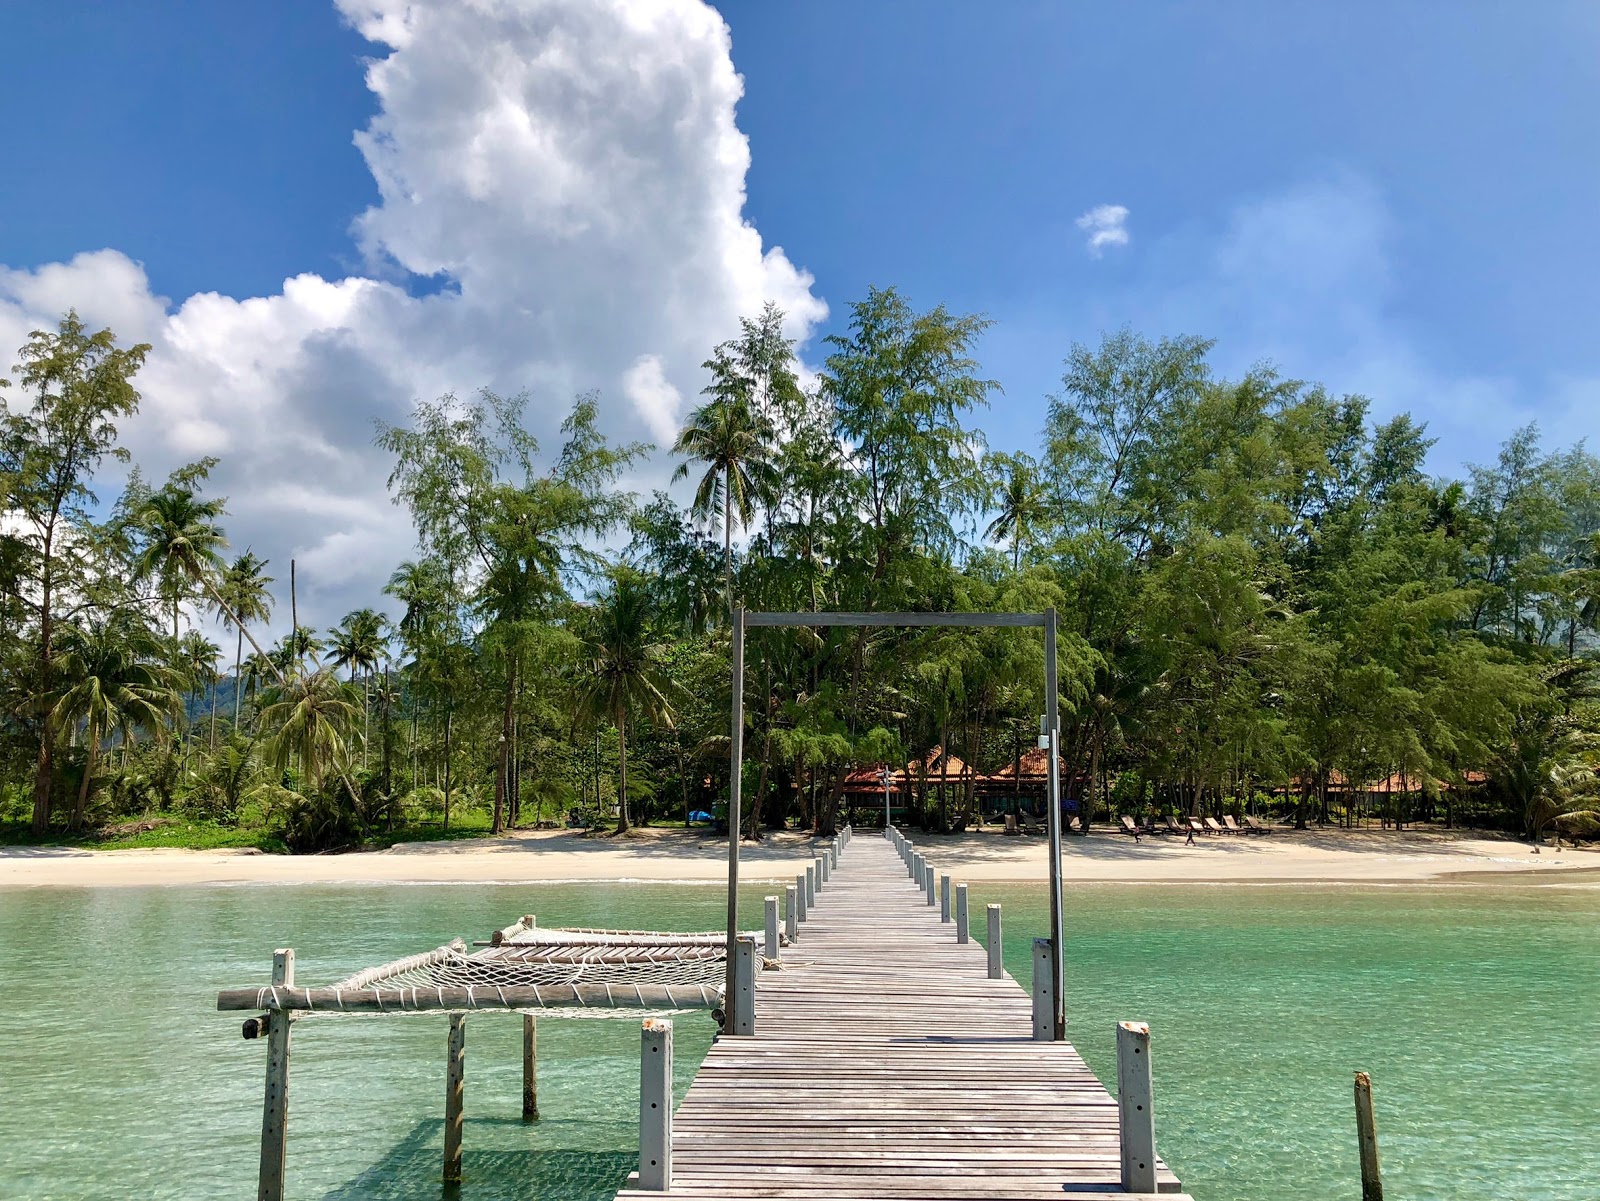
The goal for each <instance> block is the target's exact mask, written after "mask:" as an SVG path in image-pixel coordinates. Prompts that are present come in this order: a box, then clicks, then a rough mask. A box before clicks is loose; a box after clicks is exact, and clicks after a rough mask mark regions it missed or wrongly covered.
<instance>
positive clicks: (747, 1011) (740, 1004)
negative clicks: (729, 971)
mask: <svg viewBox="0 0 1600 1201" xmlns="http://www.w3.org/2000/svg"><path fill="white" fill-rule="evenodd" d="M733 984H734V991H733V997H732V1000H731V1002H730V1003H728V1004H726V1005H725V1006H724V1009H725V1011H726V1012H727V1014H728V1016H729V1019H730V1020H731V1023H732V1025H731V1029H730V1030H729V1033H731V1034H735V1035H738V1036H740V1037H744V1038H748V1037H750V1036H752V1035H754V1034H755V1032H756V941H755V939H753V938H748V937H746V936H744V935H740V936H739V939H738V940H737V941H736V942H735V943H734V955H733Z"/></svg>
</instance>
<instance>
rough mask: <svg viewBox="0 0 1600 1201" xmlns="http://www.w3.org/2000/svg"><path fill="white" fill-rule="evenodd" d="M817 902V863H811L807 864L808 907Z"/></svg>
mask: <svg viewBox="0 0 1600 1201" xmlns="http://www.w3.org/2000/svg"><path fill="white" fill-rule="evenodd" d="M816 903H817V865H816V864H815V863H810V864H807V865H806V908H807V909H810V908H811V906H813V905H815V904H816Z"/></svg>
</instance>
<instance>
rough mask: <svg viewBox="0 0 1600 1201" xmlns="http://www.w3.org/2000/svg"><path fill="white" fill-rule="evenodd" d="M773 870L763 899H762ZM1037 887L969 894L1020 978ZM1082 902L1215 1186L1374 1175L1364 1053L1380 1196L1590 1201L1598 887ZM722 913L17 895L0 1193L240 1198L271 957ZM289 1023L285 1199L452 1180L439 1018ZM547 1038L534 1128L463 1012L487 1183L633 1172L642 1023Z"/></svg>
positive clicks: (433, 898)
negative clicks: (445, 1152) (1355, 1090)
mask: <svg viewBox="0 0 1600 1201" xmlns="http://www.w3.org/2000/svg"><path fill="white" fill-rule="evenodd" d="M766 891H769V889H767V888H764V887H762V886H761V885H759V884H755V885H752V886H751V887H750V888H749V889H748V890H747V893H746V894H745V895H746V897H747V904H748V905H749V906H750V908H749V910H748V912H750V913H752V914H754V913H759V904H760V901H759V898H760V897H761V895H762V894H763V893H764V892H766ZM1042 892H1043V890H1042V888H1037V887H1024V886H1017V885H974V886H973V888H972V894H973V895H972V901H973V911H974V912H975V913H982V912H983V909H982V905H983V904H984V903H985V902H987V901H996V900H997V901H1000V902H1002V903H1003V904H1004V906H1005V916H1006V927H1005V928H1006V948H1005V951H1006V961H1007V966H1008V967H1009V968H1010V969H1011V971H1012V972H1013V973H1014V974H1017V975H1018V976H1019V978H1023V979H1026V973H1027V971H1028V950H1029V940H1030V939H1031V938H1032V937H1033V936H1034V935H1035V934H1037V933H1041V932H1042V927H1043V925H1044V920H1045V917H1044V914H1045V909H1044V904H1043V896H1042ZM1067 900H1068V918H1067V921H1068V930H1069V948H1068V953H1069V977H1070V984H1069V993H1068V1006H1069V1014H1070V1019H1069V1020H1070V1025H1071V1030H1070V1033H1071V1036H1072V1037H1073V1039H1074V1041H1076V1042H1077V1044H1078V1045H1079V1047H1080V1048H1081V1049H1082V1051H1083V1052H1084V1054H1085V1056H1086V1057H1087V1058H1088V1060H1089V1062H1090V1064H1091V1065H1092V1066H1093V1067H1094V1068H1095V1069H1096V1070H1097V1071H1098V1072H1099V1073H1100V1075H1101V1077H1102V1079H1108V1078H1110V1074H1111V1073H1112V1071H1113V1058H1112V1048H1113V1035H1112V1031H1113V1029H1114V1023H1115V1021H1117V1020H1118V1019H1122V1018H1137V1019H1143V1020H1146V1021H1149V1022H1150V1023H1151V1026H1152V1029H1153V1033H1154V1039H1155V1041H1154V1045H1153V1052H1154V1053H1153V1056H1152V1059H1153V1065H1154V1068H1155V1074H1156V1088H1157V1092H1156V1109H1157V1138H1158V1143H1159V1144H1160V1150H1161V1152H1162V1153H1163V1155H1164V1156H1165V1157H1166V1158H1167V1159H1168V1160H1169V1161H1170V1162H1171V1163H1172V1164H1173V1166H1174V1168H1175V1169H1176V1170H1177V1172H1178V1173H1179V1175H1180V1176H1181V1177H1182V1179H1183V1181H1184V1183H1185V1186H1186V1187H1187V1188H1188V1189H1189V1190H1190V1191H1191V1192H1192V1193H1194V1195H1195V1196H1196V1197H1198V1198H1200V1199H1201V1201H1234V1199H1238V1201H1268V1199H1269V1198H1270V1199H1271V1201H1326V1199H1329V1198H1337V1197H1349V1196H1354V1195H1358V1192H1359V1186H1358V1185H1357V1184H1356V1183H1355V1180H1356V1162H1355V1161H1356V1150H1355V1134H1354V1119H1353V1111H1352V1105H1351V1074H1352V1072H1353V1071H1355V1070H1356V1069H1362V1070H1366V1071H1369V1072H1371V1073H1372V1077H1373V1082H1374V1092H1375V1095H1376V1098H1377V1106H1378V1133H1379V1141H1380V1146H1381V1150H1382V1155H1383V1161H1384V1170H1385V1180H1386V1184H1387V1186H1388V1195H1389V1196H1391V1197H1393V1198H1399V1199H1403V1201H1422V1199H1431V1198H1439V1199H1444V1198H1450V1199H1452V1201H1454V1199H1463V1201H1466V1199H1473V1198H1481V1199H1483V1201H1490V1199H1495V1201H1499V1199H1502V1198H1511V1197H1515V1198H1521V1199H1524V1201H1540V1199H1546V1198H1564V1199H1566V1198H1570V1199H1577V1201H1588V1199H1592V1198H1596V1197H1600V1149H1597V1147H1600V1144H1597V1143H1596V1131H1597V1129H1600V1117H1597V1115H1600V888H1594V887H1573V888H1567V887H1541V888H1533V887H1514V886H1467V885H1463V886H1439V885H1435V886H1426V887H1339V888H1302V887H1283V886H1274V887H1245V886H1226V885H1222V886H1196V887H1190V886H1131V885H1116V886H1112V885H1105V886H1092V887H1084V888H1078V889H1072V890H1069V892H1068V894H1067ZM721 906H722V893H721V891H720V890H719V889H717V888H714V887H707V886H690V885H651V884H620V885H532V886H498V885H497V886H480V885H450V886H437V887H426V886H359V887H340V888H325V887H281V886H252V887H233V888H189V887H175V888H170V889H51V890H37V891H17V892H0V1198H4V1199H6V1201H10V1199H13V1198H18V1199H20V1198H73V1199H98V1198H107V1199H109V1198H119V1199H120V1198H125V1197H132V1196H137V1197H144V1198H210V1197H217V1198H239V1197H245V1196H249V1195H251V1194H252V1192H253V1190H254V1187H255V1170H256V1159H257V1153H258V1136H259V1129H260V1104H261V1084H262V1064H263V1059H264V1049H265V1044H264V1043H262V1042H245V1041H243V1040H242V1039H241V1038H240V1037H239V1022H240V1018H241V1016H242V1015H236V1014H219V1013H217V1012H216V1010H215V993H216V991H217V990H218V989H219V988H223V987H229V986H239V985H251V984H254V983H257V982H264V981H265V979H266V972H267V970H268V967H269V965H270V958H271V952H272V948H273V947H275V946H293V947H294V948H295V949H296V952H297V956H298V965H297V975H298V978H299V979H300V980H301V981H302V982H309V983H321V982H326V981H328V980H331V979H334V978H337V977H339V976H342V975H344V974H347V973H348V972H349V971H351V970H354V969H355V968H357V967H359V966H363V965H366V964H370V963H374V962H377V961H379V960H381V959H384V958H387V957H391V956H394V955H398V954H403V953H407V952H410V951H413V950H418V949H424V948H427V947H431V946H436V945H438V944H439V943H441V942H444V941H446V940H448V939H449V938H450V937H452V936H454V935H456V934H461V935H464V936H466V937H468V938H472V937H483V936H485V935H487V933H488V932H489V931H490V930H491V929H492V928H494V927H495V926H497V925H502V924H505V923H507V922H510V921H512V920H514V919H515V918H516V917H517V916H518V915H520V914H522V913H530V912H531V913H537V914H538V915H539V919H540V921H541V923H543V924H546V925H558V924H574V925H577V924H582V925H601V926H653V927H657V928H663V929H709V928H716V927H717V926H718V925H719V924H720V918H721ZM750 924H752V925H753V924H754V922H753V921H752V922H751V923H750ZM975 1016H976V1017H977V1019H978V1020H979V1021H981V1019H982V1015H981V1014H980V1015H975ZM294 1037H295V1042H294V1051H293V1079H292V1087H291V1103H290V1132H291V1134H290V1144H289V1189H290V1195H291V1196H293V1197H296V1198H325V1199H335V1198H337V1199H356V1198H434V1197H438V1196H440V1195H441V1193H442V1191H443V1190H442V1187H441V1185H440V1184H439V1183H438V1177H439V1157H440V1146H441V1114H442V1109H443V1099H444V1039H445V1022H444V1020H443V1019H442V1018H439V1017H412V1018H387V1019H365V1020H363V1019H331V1020H311V1021H306V1022H302V1023H300V1024H298V1025H297V1026H296V1028H295V1036H294ZM710 1038H711V1025H710V1020H709V1018H704V1017H693V1018H688V1019H683V1018H680V1019H679V1020H678V1023H677V1039H676V1064H677V1068H678V1077H679V1078H678V1086H679V1090H680V1095H681V1091H682V1089H684V1088H686V1087H687V1085H688V1083H689V1080H690V1079H691V1078H692V1076H693V1074H694V1070H695V1067H696V1066H697V1064H698V1063H699V1060H700V1057H701V1056H702V1055H703V1054H704V1052H705V1049H706V1047H707V1046H709V1044H710ZM539 1043H540V1107H541V1110H542V1112H543V1115H544V1116H543V1119H542V1120H541V1121H540V1122H538V1123H537V1124H533V1125H525V1124H524V1123H523V1122H522V1121H521V1120H520V1117H519V1112H520V1047H521V1032H520V1023H519V1022H518V1021H517V1020H516V1019H515V1018H508V1017H504V1016H499V1015H490V1014H485V1015H480V1016H476V1017H474V1018H472V1019H471V1020H470V1021H469V1023H468V1034H467V1126H466V1148H467V1149H466V1160H465V1173H466V1181H465V1183H464V1184H463V1185H462V1186H461V1188H460V1190H459V1196H460V1197H461V1198H463V1199H467V1201H478V1199H483V1201H487V1199H489V1198H497V1199H498V1198H507V1199H509V1198H516V1199H517V1201H524V1199H526V1198H529V1197H545V1198H562V1199H574V1201H585V1199H587V1198H608V1197H610V1196H611V1194H612V1192H613V1191H614V1190H615V1189H616V1188H617V1187H618V1186H619V1185H620V1184H621V1182H622V1180H623V1178H624V1177H625V1176H626V1174H627V1172H628V1170H629V1168H630V1167H631V1166H632V1162H633V1159H634V1156H635V1154H636V1145H637V1144H636V1140H637V1131H636V1121H637V1110H636V1104H637V1091H636V1090H637V1073H638V1059H637V1057H638V1026H637V1023H636V1022H633V1021H626V1020H623V1021H595V1020H590V1021H558V1020H553V1019H546V1020H544V1021H542V1022H541V1023H540V1031H539ZM908 1134H913V1135H914V1132H908ZM451 1195H455V1194H451Z"/></svg>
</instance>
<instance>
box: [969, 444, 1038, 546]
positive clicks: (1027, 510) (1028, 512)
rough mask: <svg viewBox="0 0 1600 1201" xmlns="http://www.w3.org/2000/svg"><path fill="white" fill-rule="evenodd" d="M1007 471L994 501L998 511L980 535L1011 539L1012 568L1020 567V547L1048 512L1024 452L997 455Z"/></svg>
mask: <svg viewBox="0 0 1600 1201" xmlns="http://www.w3.org/2000/svg"><path fill="white" fill-rule="evenodd" d="M994 458H996V459H1000V460H1001V461H1002V466H1003V467H1004V468H1005V470H1006V475H1005V477H1004V480H1003V482H1001V484H1000V485H999V488H998V489H997V492H998V495H997V496H996V500H997V501H998V502H999V507H1000V512H999V513H998V514H997V515H996V517H995V519H994V520H993V521H991V522H990V523H989V528H988V529H986V530H985V531H984V532H983V536H984V537H985V538H987V539H989V540H990V541H991V542H998V541H1000V540H1001V539H1002V538H1009V539H1010V540H1011V570H1012V571H1014V572H1015V571H1021V570H1022V554H1023V547H1024V546H1026V545H1027V544H1028V542H1029V541H1030V540H1031V539H1032V537H1033V532H1034V529H1035V528H1036V527H1037V526H1039V525H1040V524H1041V523H1042V522H1043V521H1044V520H1045V517H1046V514H1047V512H1048V510H1047V507H1046V502H1045V493H1044V485H1043V484H1042V483H1040V481H1039V474H1038V471H1037V470H1036V469H1035V464H1034V462H1033V460H1032V459H1030V458H1029V457H1028V456H1027V455H1015V456H1012V455H996V456H994Z"/></svg>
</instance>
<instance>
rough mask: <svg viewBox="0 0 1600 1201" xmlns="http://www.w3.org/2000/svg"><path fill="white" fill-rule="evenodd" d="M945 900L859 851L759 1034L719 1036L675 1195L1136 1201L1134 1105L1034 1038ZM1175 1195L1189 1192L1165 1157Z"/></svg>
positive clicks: (760, 1004) (791, 961) (623, 1198)
mask: <svg viewBox="0 0 1600 1201" xmlns="http://www.w3.org/2000/svg"><path fill="white" fill-rule="evenodd" d="M934 870H937V868H936V867H935V869H934ZM926 897H927V894H926V893H925V892H924V890H923V889H921V888H919V887H918V886H917V885H916V884H914V883H913V882H912V881H911V879H910V878H909V877H908V875H907V872H906V868H905V866H904V864H903V863H902V862H901V859H900V856H899V854H898V853H897V851H896V849H895V847H894V846H893V845H891V843H890V842H889V841H887V840H885V839H883V838H881V837H877V836H869V835H866V834H863V835H862V836H861V837H858V838H856V839H853V840H851V841H850V842H849V845H848V848H847V850H846V851H845V852H844V853H843V854H842V855H841V857H840V860H839V866H838V867H837V868H836V869H834V871H833V873H832V876H831V879H830V880H829V881H828V882H827V884H826V886H825V887H822V888H819V889H818V891H817V896H816V902H815V906H814V907H813V908H811V909H809V911H808V912H807V914H806V920H805V921H804V923H802V924H801V925H800V926H799V937H798V940H797V941H796V942H795V943H794V944H792V945H790V946H788V947H785V948H784V950H783V960H782V967H781V969H779V970H768V971H764V972H761V973H760V974H759V977H758V981H757V986H756V990H755V991H756V1002H755V1034H754V1036H753V1037H731V1036H725V1037H721V1038H719V1039H718V1040H717V1042H716V1044H715V1045H714V1046H713V1047H712V1048H711V1051H710V1053H709V1054H708V1055H707V1056H706V1059H705V1062H704V1063H703V1064H702V1065H701V1067H700V1070H699V1073H698V1074H697V1075H696V1077H695V1080H694V1083H693V1084H692V1085H691V1086H690V1088H689V1091H688V1095H687V1096H686V1097H685V1098H684V1100H683V1102H682V1104H681V1105H679V1107H678V1108H677V1111H676V1113H675V1114H674V1115H673V1117H672V1130H671V1146H672V1151H671V1188H670V1191H669V1192H668V1193H667V1194H665V1195H667V1196H672V1197H680V1198H696V1199H703V1201H712V1199H716V1201H739V1199H741V1198H752V1199H753V1198H763V1199H766V1198H793V1199H796V1201H843V1199H845V1198H862V1199H864V1201H865V1199H870V1201H917V1199H922V1198H927V1199H937V1201H953V1199H956V1198H973V1199H983V1201H992V1199H998V1198H1037V1199H1039V1201H1045V1199H1047V1198H1048V1199H1049V1201H1089V1199H1091V1198H1093V1199H1094V1201H1104V1199H1105V1197H1106V1196H1107V1195H1108V1194H1109V1195H1118V1194H1120V1195H1122V1196H1129V1195H1130V1194H1128V1193H1126V1192H1124V1191H1123V1189H1122V1186H1121V1177H1120V1165H1121V1150H1120V1141H1119V1134H1118V1129H1119V1127H1118V1104H1117V1100H1116V1098H1114V1097H1113V1096H1112V1095H1110V1094H1109V1093H1108V1092H1107V1091H1106V1089H1105V1088H1104V1087H1102V1086H1101V1084H1100V1082H1099V1081H1098V1080H1097V1079H1096V1078H1095V1076H1094V1074H1093V1073H1092V1072H1091V1071H1090V1070H1089V1068H1088V1066H1087V1065H1086V1064H1085V1063H1084V1061H1083V1059H1082V1058H1081V1057H1080V1056H1079V1055H1078V1052H1077V1051H1076V1050H1075V1049H1074V1048H1073V1046H1072V1045H1071V1044H1070V1043H1068V1042H1041V1041H1035V1040H1034V1038H1033V1036H1032V1035H1033V1013H1032V1002H1031V998H1030V996H1029V994H1028V993H1027V992H1026V991H1025V990H1024V989H1023V988H1021V987H1019V986H1018V984H1017V982H1016V981H1015V980H1013V979H1012V978H1011V977H1010V976H1009V975H1002V976H1001V977H1000V978H999V979H990V978H989V975H988V961H987V956H986V953H985V950H984V947H983V946H982V945H981V944H980V943H979V942H978V940H977V938H976V937H974V938H973V939H972V940H971V941H970V942H968V943H965V944H960V943H958V942H957V941H956V933H955V930H956V927H955V924H954V922H953V921H952V922H950V923H945V922H943V921H941V916H940V906H939V905H929V904H928V903H927V900H926ZM981 924H982V923H981V920H979V921H975V922H974V927H975V928H976V927H980V926H981ZM1157 1188H1158V1190H1159V1192H1160V1193H1161V1194H1163V1195H1164V1196H1168V1197H1171V1196H1172V1195H1173V1194H1178V1193H1179V1192H1180V1185H1179V1183H1178V1180H1177V1178H1176V1177H1175V1176H1174V1175H1173V1174H1172V1173H1171V1172H1170V1171H1169V1170H1167V1167H1166V1165H1165V1164H1161V1163H1159V1161H1158V1166H1157ZM661 1196H663V1194H662V1193H660V1192H648V1191H643V1190H638V1189H637V1188H632V1187H630V1188H629V1189H625V1190H623V1191H622V1192H621V1193H619V1194H618V1198H619V1201H652V1199H654V1198H659V1197H661ZM1173 1201H1179V1199H1178V1198H1173Z"/></svg>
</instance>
